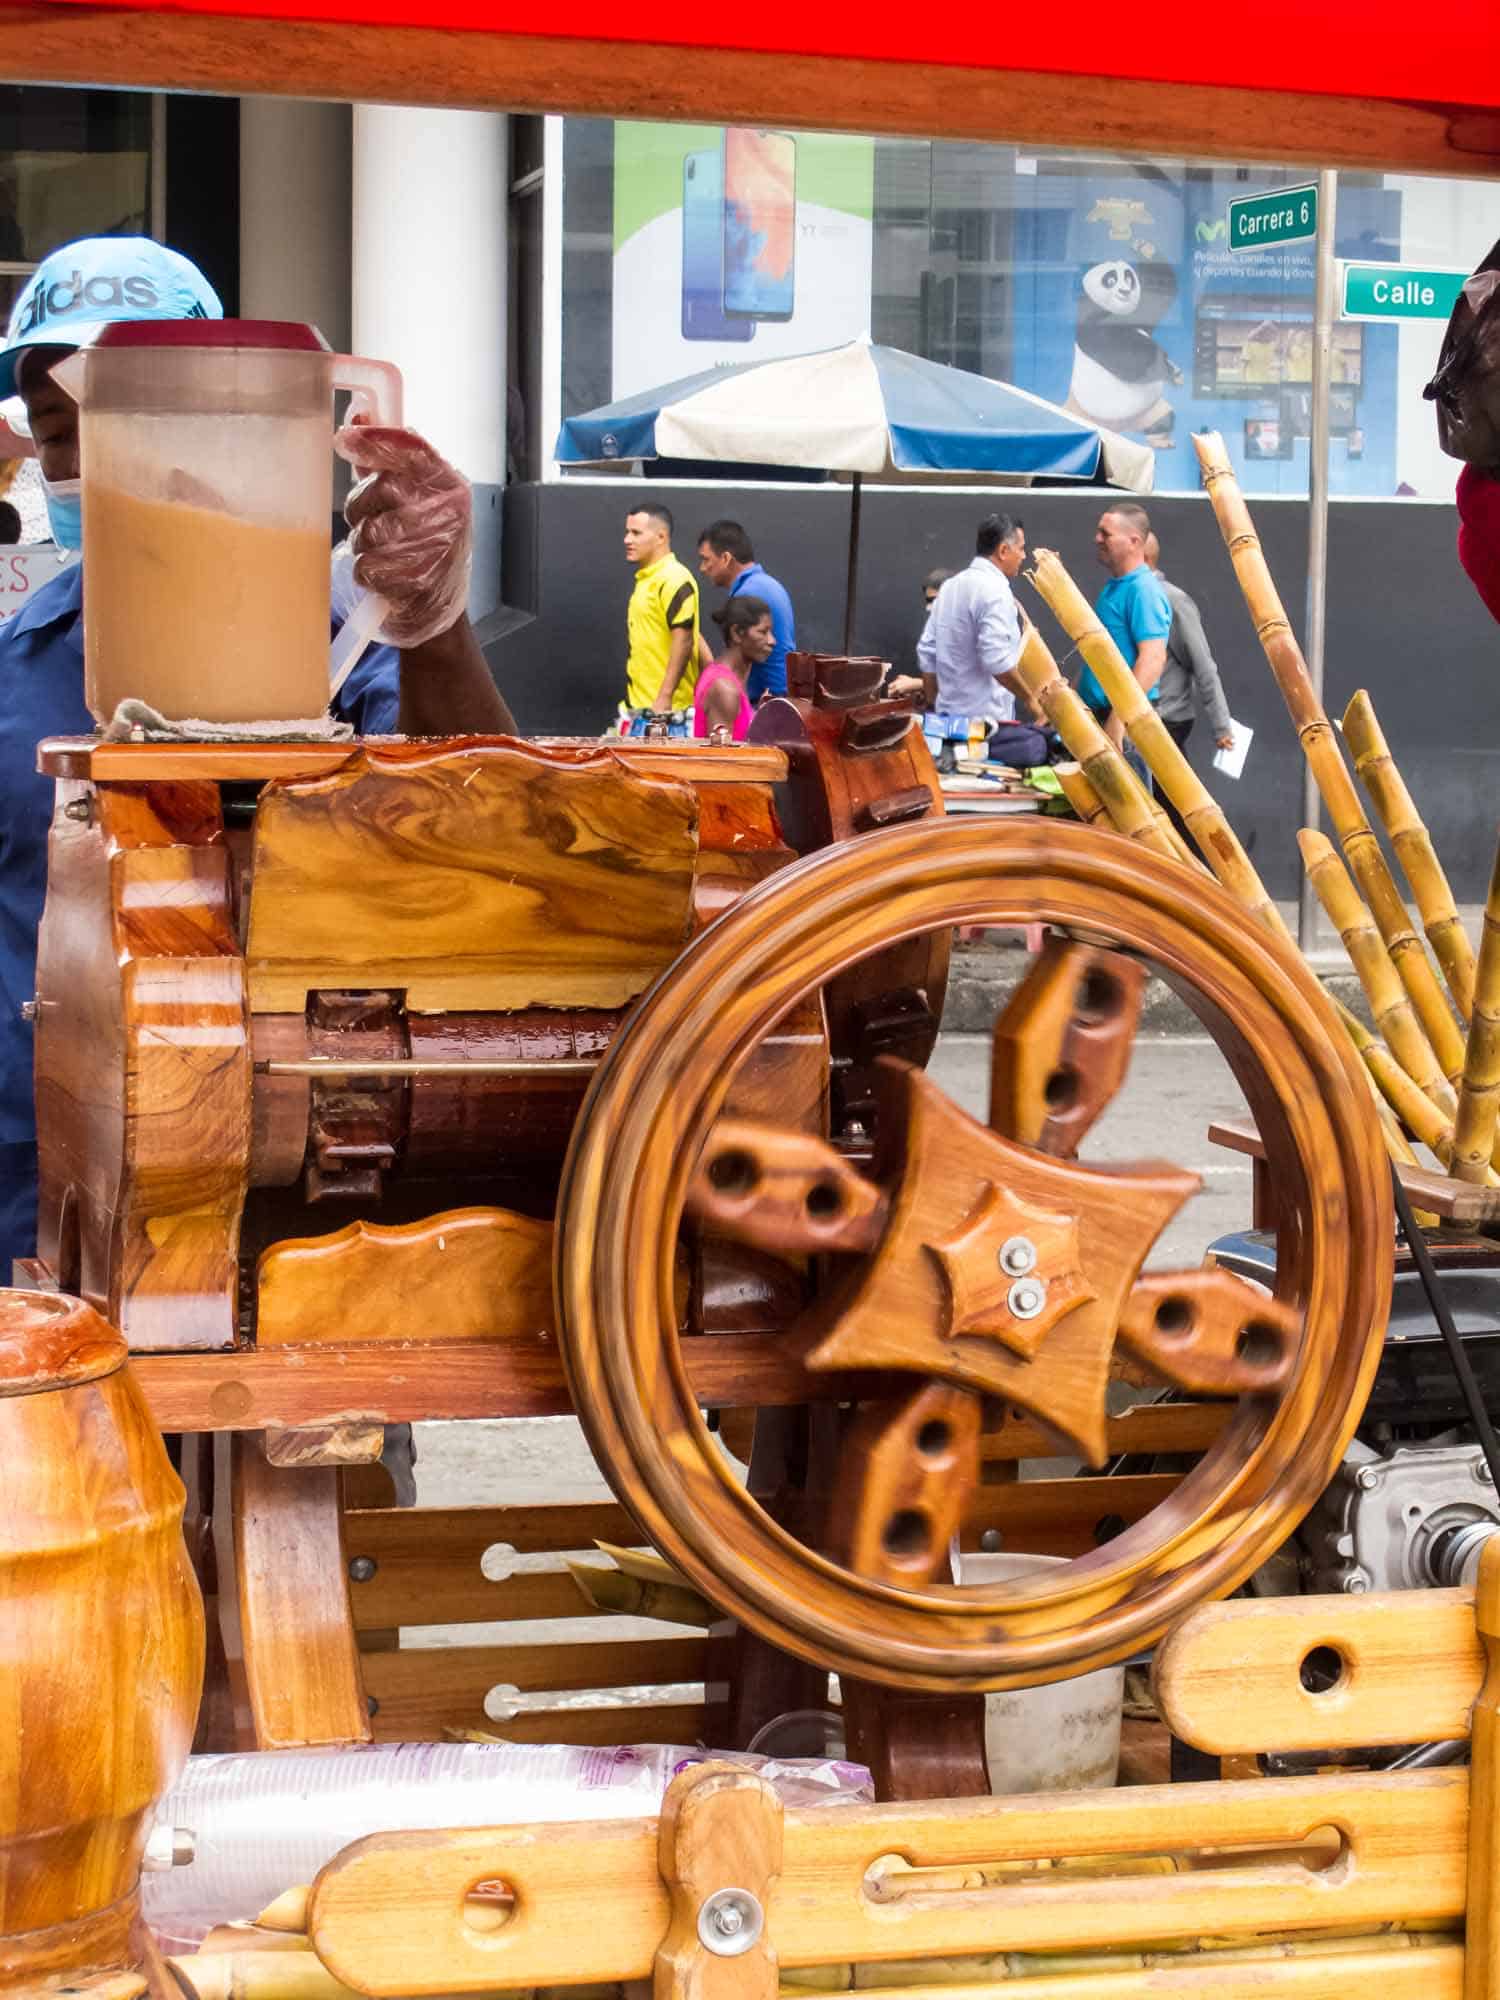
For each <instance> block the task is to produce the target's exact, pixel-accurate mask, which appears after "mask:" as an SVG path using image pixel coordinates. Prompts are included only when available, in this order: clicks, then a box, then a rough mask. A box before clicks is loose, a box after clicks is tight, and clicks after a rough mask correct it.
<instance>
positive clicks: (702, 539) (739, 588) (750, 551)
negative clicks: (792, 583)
mask: <svg viewBox="0 0 1500 2000" xmlns="http://www.w3.org/2000/svg"><path fill="white" fill-rule="evenodd" d="M698 574H699V575H700V576H703V577H706V578H707V579H708V581H709V582H710V583H711V584H713V585H714V586H715V588H716V589H719V590H727V591H728V592H729V594H730V596H731V597H739V596H745V595H748V596H750V597H758V598H759V599H760V600H761V602H762V603H763V604H766V605H769V607H770V611H771V625H772V629H773V630H774V632H775V634H776V643H775V645H774V646H773V647H772V648H771V652H770V656H769V658H767V659H766V660H764V661H763V662H761V663H759V664H758V665H757V666H756V668H755V671H754V672H753V673H752V674H751V676H750V686H749V694H750V699H751V701H759V700H760V699H761V697H762V696H763V695H768V694H785V693H786V656H787V654H788V653H794V652H795V651H796V650H797V619H796V614H795V613H794V612H793V610H792V600H791V598H790V596H789V595H788V594H787V591H786V589H785V587H784V586H783V585H781V584H779V583H778V582H777V581H776V579H775V577H774V576H772V575H771V574H770V573H769V572H768V571H767V570H766V569H764V568H763V567H762V565H761V564H760V563H758V562H757V561H756V560H755V550H754V548H753V546H752V545H751V541H750V537H749V536H748V535H747V534H746V533H745V530H744V529H743V528H742V527H741V526H740V524H739V522H738V521H710V522H709V524H708V526H707V527H706V528H705V529H704V530H703V532H702V534H701V535H699V537H698Z"/></svg>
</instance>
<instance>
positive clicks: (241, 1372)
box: [132, 1333, 862, 1431]
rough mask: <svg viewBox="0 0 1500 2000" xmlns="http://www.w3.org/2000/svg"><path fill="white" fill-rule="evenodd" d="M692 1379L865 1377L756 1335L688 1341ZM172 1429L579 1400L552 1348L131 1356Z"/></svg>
mask: <svg viewBox="0 0 1500 2000" xmlns="http://www.w3.org/2000/svg"><path fill="white" fill-rule="evenodd" d="M683 1351H684V1356H685V1359H686V1363H687V1371H688V1379H689V1380H690V1381H691V1382H692V1384H693V1389H694V1393H695V1394H696V1395H697V1397H698V1400H699V1401H700V1403H702V1404H703V1405H704V1406H705V1407H708V1408H716V1407H719V1406H723V1405H736V1406H738V1405H743V1404H747V1403H753V1404H755V1405H757V1406H758V1407H760V1408H762V1409H765V1408H771V1407H776V1406H781V1405H786V1404H791V1403H806V1402H826V1401H829V1400H830V1399H834V1398H837V1399H840V1400H842V1399H844V1398H847V1397H850V1396H858V1395H859V1394H861V1393H862V1386H861V1384H862V1378H860V1377H859V1376H852V1375H838V1376H833V1375H827V1374H824V1375H819V1374H816V1373H814V1372H813V1371H812V1370H809V1369H805V1368H803V1367H802V1366H801V1365H800V1364H799V1363H798V1362H797V1360H796V1359H795V1358H794V1357H793V1356H791V1355H790V1354H788V1353H787V1351H786V1350H785V1348H784V1347H783V1346H781V1345H780V1344H779V1343H778V1342H776V1341H774V1340H767V1339H765V1338H763V1337H762V1336H761V1335H759V1334H735V1333H724V1334H717V1333H714V1334H699V1335H695V1336H694V1337H693V1338H692V1339H691V1340H687V1341H684V1343H683ZM132 1365H133V1367H134V1369H135V1374H136V1379H137V1381H138V1382H139V1383H140V1385H141V1387H142V1388H143V1389H144V1390H145V1392H146V1400H147V1401H148V1402H149V1404H150V1405H151V1414H152V1416H153V1417H155V1419H156V1422H157V1424H158V1426H159V1427H160V1428H161V1429H162V1430H164V1431H240V1430H260V1429H263V1428H264V1427H265V1426H267V1425H297V1424H314V1423H329V1422H335V1421H348V1420H352V1419H368V1420H369V1421H371V1422H378V1423H387V1424H399V1423H420V1422H425V1421H428V1420H430V1419H433V1418H444V1417H448V1418H467V1417H565V1416H568V1415H569V1414H570V1413H571V1411H572V1407H573V1405H572V1401H571V1399H570V1397H569V1395H568V1386H567V1383H566V1381H565V1380H564V1377H563V1369H562V1362H561V1359H560V1358H559V1356H558V1352H557V1349H556V1347H555V1346H554V1345H553V1344H552V1343H551V1342H548V1341H540V1340H532V1341H504V1342H495V1343H494V1344H493V1345H491V1344H489V1343H475V1344H473V1345H468V1344H463V1345H458V1344H454V1345H449V1346H444V1345H442V1344H441V1343H437V1342H433V1343H431V1344H426V1345H424V1344H421V1343H419V1342H414V1341H408V1342H399V1343H398V1342H391V1343H389V1344H381V1345H379V1346H374V1347H370V1346H365V1347H360V1346H351V1347H340V1346H338V1345H337V1344H336V1343H333V1342H329V1343H327V1344H324V1343H321V1342H320V1343H318V1344H316V1345H309V1346H306V1347H278V1348H266V1349H261V1350H257V1349H254V1348H244V1349H241V1350H239V1351H238V1352H236V1353H233V1354H152V1355H140V1356H132Z"/></svg>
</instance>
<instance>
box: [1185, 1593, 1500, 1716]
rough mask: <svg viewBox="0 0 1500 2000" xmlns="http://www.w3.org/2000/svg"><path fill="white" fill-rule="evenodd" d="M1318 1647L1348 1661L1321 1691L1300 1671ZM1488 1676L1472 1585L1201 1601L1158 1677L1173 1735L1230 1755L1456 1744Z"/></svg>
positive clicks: (1187, 1621)
mask: <svg viewBox="0 0 1500 2000" xmlns="http://www.w3.org/2000/svg"><path fill="white" fill-rule="evenodd" d="M1315 1647H1332V1648H1333V1649H1334V1650H1335V1651H1336V1652H1337V1653H1339V1654H1340V1655H1341V1657H1342V1658H1343V1659H1345V1660H1346V1661H1347V1663H1348V1666H1347V1670H1346V1672H1345V1675H1344V1678H1343V1680H1342V1681H1341V1682H1340V1683H1339V1685H1338V1686H1336V1687H1334V1688H1332V1689H1330V1690H1328V1691H1327V1692H1326V1693H1322V1694H1316V1693H1309V1692H1308V1690H1307V1689H1306V1688H1304V1687H1303V1685H1302V1681H1301V1677H1300V1672H1299V1670H1300V1667H1301V1664H1302V1662H1303V1661H1304V1660H1305V1659H1306V1658H1307V1656H1308V1654H1309V1653H1310V1652H1312V1651H1313V1649H1314V1648H1315ZM1483 1674H1484V1652H1483V1648H1482V1647H1481V1645H1480V1642H1479V1638H1478V1635H1477V1633H1476V1632H1475V1629H1474V1593H1473V1591H1472V1590H1402V1591H1372V1592H1371V1593H1370V1594H1369V1595H1368V1596H1365V1597H1272V1598H1263V1599H1260V1600H1259V1601H1244V1602H1240V1603H1234V1604H1209V1605H1204V1606H1203V1607H1202V1608H1201V1609H1200V1610H1197V1611H1194V1612H1193V1613H1191V1614H1190V1616H1188V1617H1187V1618H1185V1619H1184V1620H1183V1622H1182V1623H1181V1624H1180V1625H1179V1626H1178V1627H1177V1628H1176V1630H1175V1631H1173V1632H1171V1633H1170V1634H1169V1635H1168V1637H1167V1639H1166V1642H1165V1643H1164V1644H1163V1646H1162V1647H1161V1649H1160V1651H1159V1652H1158V1653H1157V1656H1156V1664H1155V1669H1154V1685H1155V1689H1156V1699H1157V1705H1158V1707H1159V1708H1160V1710H1161V1715H1162V1719H1163V1721H1165V1722H1166V1724H1167V1725H1168V1727H1169V1728H1170V1729H1171V1731H1172V1733H1173V1735H1175V1736H1179V1737H1181V1738H1182V1740H1183V1741H1184V1742H1185V1743H1192V1744H1195V1745H1196V1746H1197V1747H1198V1748H1199V1749H1200V1750H1206V1751H1209V1752H1211V1753H1213V1754H1217V1755H1219V1756H1225V1755H1231V1754H1235V1753H1238V1752H1242V1751H1255V1750H1324V1749H1332V1748H1337V1747H1338V1746H1340V1745H1345V1744H1348V1745H1359V1744H1366V1743H1370V1744H1378V1743H1437V1742H1445V1743H1446V1742H1454V1741H1457V1740H1458V1739H1459V1738H1460V1737H1463V1736H1466V1735H1467V1734H1468V1731H1469V1711H1470V1709H1471V1708H1472V1706H1473V1702H1474V1697H1475V1695H1476V1694H1477V1693H1478V1692H1479V1684H1480V1681H1481V1679H1482V1678H1483Z"/></svg>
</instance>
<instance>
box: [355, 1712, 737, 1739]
mask: <svg viewBox="0 0 1500 2000" xmlns="http://www.w3.org/2000/svg"><path fill="white" fill-rule="evenodd" d="M704 1720H705V1718H704V1709H703V1705H702V1703H701V1702H696V1703H694V1702H688V1703H684V1704H680V1705H679V1704H676V1703H673V1704H670V1705H664V1706H659V1707H658V1706H652V1705H646V1704H642V1705H639V1706H627V1705H625V1704H623V1703H621V1704H619V1705H618V1706H615V1707H611V1708H545V1709H536V1710H534V1711H531V1712H529V1713H527V1714H525V1715H515V1716H512V1717H511V1719H510V1720H509V1721H508V1722H491V1721H490V1720H489V1719H488V1717H486V1716H483V1715H479V1716H474V1717H466V1718H464V1720H463V1721H462V1723H458V1722H456V1721H455V1718H454V1717H453V1716H452V1715H451V1714H449V1713H447V1712H446V1711H445V1709H444V1707H443V1706H442V1705H441V1704H438V1703H434V1704H433V1705H432V1707H431V1708H430V1709H427V1710H423V1709H422V1708H420V1707H419V1706H418V1705H417V1704H416V1703H412V1704H411V1705H410V1706H409V1707H408V1708H406V1709H405V1710H403V1711H401V1712H400V1713H399V1714H398V1715H396V1716H395V1717H394V1718H392V1717H391V1716H388V1715H386V1714H385V1713H383V1712H382V1713H381V1714H379V1715H377V1716H376V1717H375V1719H374V1722H373V1724H372V1727H373V1730H374V1735H375V1741H376V1742H377V1743H410V1742H413V1741H415V1742H429V1741H436V1740H437V1739H438V1738H439V1737H441V1736H442V1734H443V1732H444V1731H445V1730H446V1729H448V1728H449V1727H463V1728H472V1729H483V1730H485V1731H486V1732H488V1734H490V1735H492V1736H498V1737H500V1738H501V1740H502V1741H503V1742H506V1743H576V1744H579V1745H582V1746H584V1747H586V1748H589V1749H608V1748H610V1747H612V1746H620V1747H622V1748H623V1747H624V1746H625V1745H627V1744H631V1743H683V1744H693V1743H701V1742H702V1741H703V1733H704Z"/></svg>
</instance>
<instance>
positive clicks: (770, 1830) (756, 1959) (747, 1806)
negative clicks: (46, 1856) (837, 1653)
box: [651, 1764, 783, 2000]
mask: <svg viewBox="0 0 1500 2000" xmlns="http://www.w3.org/2000/svg"><path fill="white" fill-rule="evenodd" d="M782 1818H783V1816H782V1809H781V1801H780V1799H778V1798H777V1796H776V1794H775V1792H773V1791H772V1790H771V1788H770V1786H769V1785H763V1784H761V1783H760V1782H759V1780H758V1779H757V1778H756V1777H755V1776H754V1774H753V1773H752V1772H749V1771H744V1770H739V1769H737V1768H735V1767H734V1766H732V1765H713V1764H706V1765H702V1766H700V1767H699V1768H698V1769H697V1770H695V1771H682V1772H679V1773H678V1775H677V1776H676V1777H675V1778H674V1779H673V1780H672V1783H671V1784H670V1785H669V1786H668V1788H667V1795H666V1797H665V1798H664V1799H663V1800H662V1806H661V1818H660V1820H659V1821H658V1823H657V1837H658V1865H659V1866H660V1868H661V1875H662V1880H663V1881H664V1882H665V1883H666V1884H667V1885H668V1888H669V1891H670V1914H669V1917H668V1923H667V1929H666V1934H665V1936H664V1937H663V1938H662V1941H661V1945H660V1948H659V1949H658V1951H657V1954H656V1964H655V1967H654V1968H653V1972H652V1985H651V1990H652V2000H776V1996H777V1994H778V1992H779V1990H780V1986H781V1981H780V1978H779V1976H778V1973H779V1965H778V1961H777V1956H776V1948H775V1945H774V1944H773V1942H772V1940H771V1938H770V1937H769V1935H767V1934H766V1933H765V1932H764V1931H760V1932H758V1933H756V1932H754V1931H752V1929H751V1927H750V1925H749V1923H748V1922H747V1910H746V1908H745V1907H744V1905H743V1904H742V1905H741V1907H740V1909H739V1916H740V1922H741V1925H742V1926H743V1930H742V1932H741V1933H740V1934H739V1935H742V1936H743V1937H744V1946H743V1948H742V1949H737V1950H734V1951H732V1952H731V1953H729V1954H726V1953H725V1952H724V1951H722V1950H719V1949H710V1946H711V1945H712V1944H714V1943H715V1936H714V1932H713V1929H712V1925H711V1924H710V1926H709V1928H708V1929H706V1930H704V1929H700V1923H701V1913H702V1912H703V1910H704V1909H705V1907H708V1908H711V1907H712V1905H711V1902H710V1899H711V1898H713V1897H716V1896H723V1895H725V1894H726V1893H728V1894H731V1895H734V1896H738V1897H741V1898H749V1899H752V1900H751V1901H750V1903H749V1909H750V1910H755V1909H760V1910H764V1909H765V1907H766V1905H767V1904H768V1903H769V1902H770V1900H771V1895H772V1891H773V1890H774V1889H775V1887H776V1882H777V1878H778V1877H779V1876H780V1874H781V1862H782ZM730 1942H731V1943H733V1944H738V1943H739V1936H738V1935H737V1936H736V1937H735V1938H734V1939H731V1940H730Z"/></svg>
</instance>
